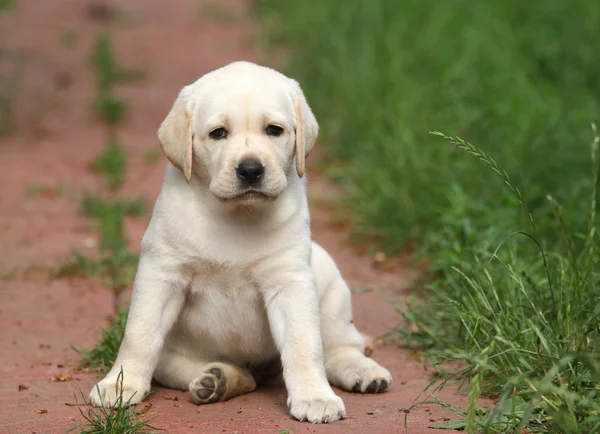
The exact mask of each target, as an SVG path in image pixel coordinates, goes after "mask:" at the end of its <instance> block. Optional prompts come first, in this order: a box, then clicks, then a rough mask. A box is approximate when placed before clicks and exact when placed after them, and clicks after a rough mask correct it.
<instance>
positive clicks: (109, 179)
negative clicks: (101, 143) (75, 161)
mask: <svg viewBox="0 0 600 434" xmlns="http://www.w3.org/2000/svg"><path fill="white" fill-rule="evenodd" d="M126 167H127V154H126V153H125V150H124V149H123V147H122V146H121V145H120V144H119V142H118V141H117V140H116V139H115V138H114V137H112V138H111V139H110V140H109V142H108V143H107V144H106V147H105V148H104V152H102V154H100V155H98V156H97V157H96V158H95V159H94V161H92V169H94V170H95V171H97V172H101V173H103V174H104V176H105V177H106V185H107V187H108V188H109V189H110V190H117V189H119V188H120V187H121V186H122V185H123V181H124V180H125V168H126Z"/></svg>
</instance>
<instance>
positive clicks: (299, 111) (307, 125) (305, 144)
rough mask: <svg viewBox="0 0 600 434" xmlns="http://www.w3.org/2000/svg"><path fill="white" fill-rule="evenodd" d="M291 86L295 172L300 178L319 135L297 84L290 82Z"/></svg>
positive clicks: (311, 113) (315, 122) (293, 81)
mask: <svg viewBox="0 0 600 434" xmlns="http://www.w3.org/2000/svg"><path fill="white" fill-rule="evenodd" d="M292 86H293V91H292V101H293V104H294V117H295V119H294V122H295V127H296V172H297V173H298V176H299V177H300V178H302V176H304V170H305V167H306V157H307V156H308V154H310V151H312V148H313V146H314V145H315V141H316V140H317V136H318V135H319V124H318V123H317V119H316V118H315V115H314V114H313V112H312V110H311V109H310V106H309V105H308V102H307V101H306V98H305V97H304V93H303V92H302V89H301V88H300V85H299V84H298V82H296V81H295V80H292Z"/></svg>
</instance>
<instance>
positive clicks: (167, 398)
mask: <svg viewBox="0 0 600 434" xmlns="http://www.w3.org/2000/svg"><path fill="white" fill-rule="evenodd" d="M165 399H166V400H167V401H179V398H177V397H176V396H174V397H173V398H170V397H168V396H167V397H165Z"/></svg>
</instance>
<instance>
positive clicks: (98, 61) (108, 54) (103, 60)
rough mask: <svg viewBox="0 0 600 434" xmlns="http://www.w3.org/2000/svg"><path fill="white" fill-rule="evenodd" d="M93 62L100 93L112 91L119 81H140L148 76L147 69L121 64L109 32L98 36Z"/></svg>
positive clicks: (92, 57) (93, 52)
mask: <svg viewBox="0 0 600 434" xmlns="http://www.w3.org/2000/svg"><path fill="white" fill-rule="evenodd" d="M91 62H92V66H93V69H94V73H95V75H96V85H97V87H98V91H99V93H100V95H105V94H107V93H109V92H111V91H112V90H113V88H114V86H115V85H117V84H119V83H122V82H130V81H140V80H143V79H145V78H146V76H147V73H146V71H145V70H142V69H132V68H128V69H125V68H122V67H121V66H120V65H119V63H118V61H117V59H116V56H115V54H114V49H113V44H112V39H111V37H110V35H109V34H108V33H101V34H100V35H98V37H97V38H96V42H95V44H94V48H93V51H92V56H91Z"/></svg>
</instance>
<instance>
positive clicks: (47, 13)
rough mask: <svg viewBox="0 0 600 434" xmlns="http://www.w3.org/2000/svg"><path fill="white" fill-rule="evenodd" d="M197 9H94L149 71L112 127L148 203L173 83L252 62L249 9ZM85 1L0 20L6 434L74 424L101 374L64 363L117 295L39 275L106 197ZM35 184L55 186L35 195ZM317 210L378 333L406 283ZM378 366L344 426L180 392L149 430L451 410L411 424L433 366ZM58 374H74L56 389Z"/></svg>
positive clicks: (362, 319)
mask: <svg viewBox="0 0 600 434" xmlns="http://www.w3.org/2000/svg"><path fill="white" fill-rule="evenodd" d="M96 3H98V2H96ZM200 3H201V2H199V1H191V0H190V1H187V0H171V1H168V2H167V1H164V0H128V1H121V2H118V1H116V0H115V1H112V2H108V3H103V4H109V5H110V4H112V5H113V6H115V8H114V10H113V12H115V13H113V14H112V15H111V14H108V15H109V16H108V19H110V27H111V31H112V34H113V36H114V40H115V42H116V44H115V45H116V48H117V54H118V57H119V59H120V61H121V63H122V64H124V65H126V66H128V67H136V68H142V69H144V70H146V71H147V73H148V77H147V78H146V80H144V81H143V82H138V83H130V84H126V85H123V86H121V87H120V88H119V95H121V96H123V97H124V98H125V99H126V101H127V102H128V104H129V108H130V110H129V114H128V118H127V121H126V123H125V125H124V126H123V127H122V128H121V130H120V139H121V142H122V143H123V145H124V147H125V148H126V150H127V152H128V155H129V162H130V163H129V167H128V172H127V180H126V183H125V185H124V188H123V192H122V193H123V194H127V195H131V196H141V197H144V198H145V199H146V200H147V201H148V202H149V203H152V201H153V200H154V198H155V197H156V195H157V193H158V191H159V188H160V185H161V181H162V176H163V173H164V167H165V160H164V158H161V159H159V161H158V162H156V163H150V162H148V161H146V160H147V159H146V158H144V155H145V154H146V153H147V152H148V151H149V150H152V149H158V145H157V140H156V130H157V127H158V125H159V124H160V122H161V121H162V119H163V117H164V116H165V114H166V113H167V111H168V109H169V107H170V105H171V103H172V101H173V99H174V98H175V96H176V94H177V92H178V90H179V89H180V88H181V87H182V86H183V85H185V84H188V83H190V82H192V81H194V80H195V79H196V78H197V77H199V76H200V75H201V74H203V73H205V72H207V71H209V70H211V69H213V68H216V67H218V66H221V65H223V64H226V63H228V62H230V61H233V60H239V59H248V60H256V59H257V53H256V52H255V51H253V50H252V48H251V47H252V46H253V38H252V36H253V30H254V24H253V22H252V20H251V19H250V18H248V17H249V10H248V8H249V5H248V4H247V2H245V1H244V0H228V1H226V2H224V1H220V3H219V4H220V5H221V6H222V7H227V8H229V9H230V10H231V11H234V15H235V16H237V17H238V19H235V20H234V19H232V18H231V17H230V18H229V19H228V20H225V19H223V18H222V19H221V20H220V21H219V20H217V19H215V16H214V14H213V16H206V14H204V15H203V14H202V13H200V9H199V7H198V5H199V4H200ZM90 4H92V2H90V1H84V0H43V1H42V0H20V1H18V9H17V10H16V11H14V12H12V13H10V14H7V15H5V16H4V17H2V18H0V19H1V21H0V31H2V32H3V34H4V35H5V38H4V41H3V44H4V45H3V47H5V48H10V49H11V50H14V52H16V53H20V54H21V55H22V56H23V62H22V71H20V72H19V74H18V79H17V86H18V87H17V88H16V92H15V99H14V101H13V106H14V108H15V110H16V120H17V123H16V127H17V130H16V132H15V134H13V135H11V136H9V137H6V138H3V139H1V140H0V185H2V186H3V187H2V189H1V190H0V240H1V242H2V247H3V248H2V250H1V251H0V327H1V330H2V333H1V334H0V348H1V351H0V432H1V433H16V432H19V433H20V432H28V433H31V432H36V433H55V432H64V431H65V430H66V429H68V428H71V427H73V426H74V425H75V424H76V423H77V422H81V421H82V418H81V417H80V416H79V412H78V410H77V408H76V407H71V406H67V405H65V403H74V402H75V400H76V399H75V396H77V398H78V400H79V402H81V401H82V400H81V395H80V393H83V394H84V395H85V396H87V393H88V391H89V390H90V388H91V386H92V385H93V383H94V381H95V379H96V375H95V374H92V373H82V372H78V371H76V370H75V369H74V367H75V365H76V364H77V361H78V357H79V356H78V355H77V354H76V353H75V352H74V351H73V349H72V348H73V347H80V348H91V347H92V346H93V345H94V343H95V341H96V339H97V338H98V336H99V333H98V327H99V326H102V325H106V318H107V317H108V316H109V315H110V314H111V310H112V305H113V301H112V294H111V292H110V291H109V290H108V289H106V288H103V287H102V286H101V284H100V283H99V282H98V281H96V280H92V279H76V280H71V281H67V280H56V279H51V278H49V273H48V271H49V270H53V269H56V267H57V266H59V265H60V264H61V262H62V261H63V260H64V259H65V258H66V257H68V256H69V254H70V253H71V252H72V251H73V250H78V251H81V252H83V253H86V254H93V253H94V252H95V251H96V247H95V243H96V241H97V240H96V232H95V230H94V228H93V227H92V224H91V223H90V221H88V220H86V219H84V218H82V217H80V216H79V215H78V204H79V200H80V197H81V195H82V193H83V192H84V191H92V192H101V191H103V186H102V179H101V177H100V176H98V175H97V174H94V173H92V172H91V171H90V169H89V163H90V161H91V160H92V159H93V158H94V157H95V156H96V155H98V154H99V153H100V152H101V151H102V149H103V147H104V145H105V141H106V131H105V128H104V127H103V126H102V124H101V123H100V122H99V121H98V119H97V118H96V117H95V115H94V113H93V111H92V110H91V108H90V105H91V102H92V101H93V98H94V96H95V93H96V90H95V87H94V81H93V75H92V70H91V68H90V65H89V54H90V51H91V46H92V44H93V41H94V38H95V36H96V35H97V34H98V32H99V31H100V30H101V29H102V27H103V26H105V25H106V22H103V20H106V19H107V14H105V13H102V12H103V11H102V10H99V9H98V8H96V9H93V10H90ZM117 4H119V6H118V7H117V6H116V5H117ZM111 10H112V9H111ZM240 17H241V18H240ZM71 45H72V46H71ZM309 172H310V162H309ZM309 174H310V173H309ZM309 183H310V188H311V190H310V191H311V196H312V197H313V198H318V197H322V196H328V195H331V194H335V190H332V189H331V187H330V186H328V185H327V184H326V183H321V182H317V179H316V178H310V182H309ZM36 185H42V186H45V187H47V188H48V189H49V190H52V188H55V187H61V188H62V189H63V190H64V191H60V192H58V194H53V193H52V191H47V192H45V193H43V194H38V193H39V192H38V191H34V190H39V189H38V188H36V187H35V186H36ZM312 203H313V209H312V212H313V231H314V238H315V239H316V240H317V241H318V242H320V243H321V244H322V245H323V246H324V247H326V248H327V249H328V250H329V251H330V252H331V253H332V255H333V257H334V258H335V259H336V260H337V261H338V264H339V266H340V268H341V269H342V271H343V273H344V275H345V277H346V278H347V280H348V282H349V284H350V286H351V288H353V289H359V288H365V287H370V288H374V289H375V290H374V291H372V292H364V291H363V292H361V291H358V292H357V293H356V294H355V296H354V309H355V312H356V315H355V316H356V322H357V325H358V326H359V327H360V328H361V330H362V331H364V332H366V333H368V334H370V335H372V336H380V335H382V334H384V333H385V332H386V331H387V330H388V329H389V328H390V327H393V326H395V325H397V323H398V321H399V320H400V317H399V315H398V314H397V313H396V311H395V309H394V307H393V305H392V304H391V303H390V301H393V302H396V303H402V300H403V295H402V294H401V293H400V292H398V291H397V290H398V288H402V287H404V286H405V284H406V276H407V274H405V273H401V272H399V271H395V272H383V271H380V270H377V269H375V268H373V267H372V264H371V260H370V259H368V258H365V257H361V256H358V255H356V254H355V253H353V251H352V249H350V248H349V247H348V246H347V245H346V244H345V240H346V234H345V233H344V232H343V231H342V230H339V229H337V230H336V229H334V228H333V227H332V226H331V225H330V224H328V221H329V219H330V213H329V212H328V211H327V209H326V208H324V207H322V206H319V205H318V204H319V203H321V201H313V202H312ZM127 223H128V224H127V233H128V237H129V239H130V242H131V247H132V248H133V249H137V248H138V246H139V242H140V238H141V236H142V234H143V232H144V230H145V227H146V224H147V218H144V219H138V220H134V219H132V220H129V221H128V222H127ZM373 357H374V358H375V359H376V360H378V361H380V362H381V363H382V364H383V365H384V366H386V367H387V368H388V369H389V370H390V371H391V372H392V375H393V376H394V383H393V385H392V386H391V389H390V391H389V392H387V393H384V394H380V395H358V394H350V393H343V392H339V393H340V395H341V396H342V397H343V399H344V401H345V403H346V408H347V412H348V418H347V419H346V420H344V421H340V422H337V423H335V424H332V425H329V426H314V425H310V424H307V423H299V422H297V421H294V420H292V419H291V418H290V417H289V416H288V414H287V408H286V405H285V399H286V392H285V389H284V388H282V387H274V388H270V389H263V390H259V391H257V392H255V393H252V394H249V395H246V396H242V397H239V398H236V399H233V400H231V401H229V402H225V403H220V404H211V405H207V406H200V407H198V406H196V405H194V404H192V403H191V402H190V401H189V399H188V397H187V394H186V393H183V392H179V391H173V390H167V389H162V388H154V393H153V394H152V395H151V396H150V397H149V398H148V400H147V402H150V403H152V404H153V406H152V408H151V410H150V411H149V413H148V414H150V415H156V416H157V419H156V420H155V422H154V424H155V425H156V426H157V427H160V428H164V429H165V430H167V431H168V432H172V433H184V432H204V433H215V432H224V433H263V432H264V433H276V432H277V430H280V429H289V428H291V427H294V431H293V432H297V433H302V432H330V433H334V432H335V433H365V432H372V433H396V432H403V431H404V428H403V426H404V425H403V424H404V418H405V416H408V417H407V421H408V427H409V432H410V433H422V432H429V431H430V430H428V429H427V426H428V425H429V424H431V423H432V421H434V420H435V421H437V422H442V421H443V420H444V418H448V417H450V418H452V417H453V416H454V415H453V414H451V413H449V412H447V411H444V410H441V409H440V408H439V407H435V406H422V407H420V408H419V409H417V410H413V411H411V412H410V414H408V415H407V414H406V413H405V412H404V411H403V409H405V408H407V407H409V406H411V405H412V404H413V402H414V400H415V398H417V396H418V394H419V393H420V392H421V391H422V390H423V388H424V387H425V386H426V385H427V383H428V382H429V381H430V372H428V371H427V369H426V366H425V365H424V364H423V363H422V362H419V361H418V360H417V359H416V358H415V357H414V355H411V354H410V353H409V352H407V351H404V350H400V349H398V348H397V347H396V346H395V345H392V344H386V345H384V344H381V343H378V344H376V346H375V353H374V355H373ZM60 374H67V375H70V376H72V379H71V380H70V381H64V382H61V381H51V378H52V377H53V376H58V375H60ZM19 385H23V387H22V388H23V389H25V390H21V391H20V390H19ZM442 396H445V397H446V398H448V399H451V400H452V402H453V404H454V405H456V406H459V407H460V406H461V405H464V403H465V398H464V397H463V396H460V395H455V394H452V393H451V392H445V393H444V394H442ZM173 398H178V401H174V400H173ZM42 410H44V411H42Z"/></svg>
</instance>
